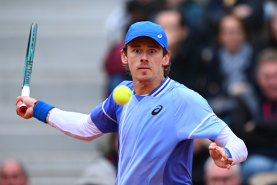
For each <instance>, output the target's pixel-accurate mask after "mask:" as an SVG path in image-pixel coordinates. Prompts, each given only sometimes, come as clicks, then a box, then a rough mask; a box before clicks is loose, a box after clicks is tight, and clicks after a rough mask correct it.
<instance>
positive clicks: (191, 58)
mask: <svg viewBox="0 0 277 185" xmlns="http://www.w3.org/2000/svg"><path fill="white" fill-rule="evenodd" d="M155 22H156V23H158V24H160V25H161V26H162V27H163V28H164V30H165V33H166V35H167V38H168V49H169V51H170V52H171V61H170V62H171V72H170V75H169V76H170V77H172V78H173V79H174V80H177V81H179V82H180V83H182V84H184V85H186V86H188V87H189V88H192V89H194V90H196V83H195V82H196V79H197V77H198V67H199V65H198V63H197V62H198V61H199V59H198V58H197V57H198V56H199V55H198V54H197V50H196V49H195V45H194V43H193V40H192V38H191V37H190V36H189V27H188V26H187V23H186V19H185V18H184V17H183V15H182V13H181V11H180V10H179V9H175V8H167V9H163V10H161V11H159V12H158V13H157V14H156V15H155Z"/></svg>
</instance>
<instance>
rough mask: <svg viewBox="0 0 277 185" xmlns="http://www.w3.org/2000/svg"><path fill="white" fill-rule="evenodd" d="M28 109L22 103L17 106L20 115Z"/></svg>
mask: <svg viewBox="0 0 277 185" xmlns="http://www.w3.org/2000/svg"><path fill="white" fill-rule="evenodd" d="M27 109H28V107H27V105H25V104H24V103H22V104H21V105H20V106H19V111H20V112H21V113H22V114H25V113H26V111H27Z"/></svg>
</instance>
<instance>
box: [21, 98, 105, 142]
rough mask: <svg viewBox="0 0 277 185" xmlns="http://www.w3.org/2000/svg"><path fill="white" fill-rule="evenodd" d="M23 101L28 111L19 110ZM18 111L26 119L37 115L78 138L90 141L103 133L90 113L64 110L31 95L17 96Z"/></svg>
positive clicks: (38, 117)
mask: <svg viewBox="0 0 277 185" xmlns="http://www.w3.org/2000/svg"><path fill="white" fill-rule="evenodd" d="M22 103H25V104H26V106H27V111H26V113H24V114H23V113H21V112H20V110H19V107H20V105H21V104H22ZM16 112H17V114H18V115H19V116H21V117H22V118H25V119H29V118H32V117H35V118H37V119H38V120H40V121H42V122H44V123H48V124H49V125H51V126H53V127H55V128H57V129H58V130H60V131H62V132H63V133H65V134H66V135H69V136H72V137H75V138H77V139H81V140H86V141H89V140H92V139H94V138H97V137H99V136H101V135H103V133H102V132H101V131H100V130H99V129H98V128H97V127H96V126H95V124H94V123H93V122H92V121H91V119H90V116H89V115H87V114H81V113H76V112H67V111H62V110H60V109H57V108H55V107H54V106H52V105H49V104H47V103H45V102H43V101H37V100H36V99H34V98H31V97H26V96H19V97H17V99H16Z"/></svg>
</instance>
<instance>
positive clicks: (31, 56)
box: [19, 23, 37, 114]
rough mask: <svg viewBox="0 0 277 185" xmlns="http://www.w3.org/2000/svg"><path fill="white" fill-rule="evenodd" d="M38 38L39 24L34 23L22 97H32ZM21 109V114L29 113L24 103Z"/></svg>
mask: <svg viewBox="0 0 277 185" xmlns="http://www.w3.org/2000/svg"><path fill="white" fill-rule="evenodd" d="M36 37H37V24H36V23H32V25H31V29H30V34H29V41H28V46H27V52H26V59H25V66H24V73H23V84H22V90H21V96H30V82H31V74H32V67H33V59H34V53H35V45H36ZM19 109H20V112H21V113H23V114H24V113H25V112H26V111H27V106H26V105H25V104H24V103H23V104H21V105H20V108H19Z"/></svg>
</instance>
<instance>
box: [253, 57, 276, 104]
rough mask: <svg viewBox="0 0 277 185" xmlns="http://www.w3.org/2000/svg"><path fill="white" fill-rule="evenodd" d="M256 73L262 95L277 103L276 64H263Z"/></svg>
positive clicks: (271, 62)
mask: <svg viewBox="0 0 277 185" xmlns="http://www.w3.org/2000/svg"><path fill="white" fill-rule="evenodd" d="M257 72H258V73H257V81H258V84H259V86H260V88H261V90H262V91H263V93H264V95H265V96H266V97H267V98H268V99H270V100H273V101H277V62H276V61H268V62H265V63H263V64H261V65H260V67H259V70H258V71H257Z"/></svg>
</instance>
